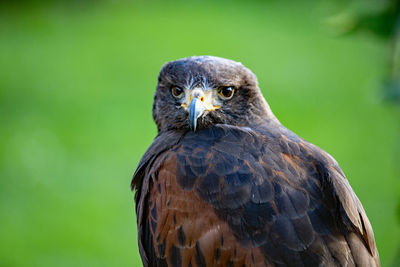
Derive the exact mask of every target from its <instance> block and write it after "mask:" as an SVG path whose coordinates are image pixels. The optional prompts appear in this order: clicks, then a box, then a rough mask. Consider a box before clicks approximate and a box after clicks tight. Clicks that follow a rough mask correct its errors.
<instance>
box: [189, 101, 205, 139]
mask: <svg viewBox="0 0 400 267" xmlns="http://www.w3.org/2000/svg"><path fill="white" fill-rule="evenodd" d="M188 109H189V125H190V129H192V131H194V132H195V131H196V127H197V119H198V118H199V117H200V116H201V115H203V113H204V111H206V110H207V108H206V106H205V105H204V102H203V101H201V100H200V99H199V98H197V97H193V99H192V101H191V102H190V105H189V108H188Z"/></svg>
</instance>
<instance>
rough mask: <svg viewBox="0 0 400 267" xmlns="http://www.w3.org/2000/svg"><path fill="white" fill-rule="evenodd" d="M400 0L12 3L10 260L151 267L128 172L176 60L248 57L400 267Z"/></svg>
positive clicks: (3, 249) (4, 106) (4, 234)
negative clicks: (335, 166) (144, 263)
mask: <svg viewBox="0 0 400 267" xmlns="http://www.w3.org/2000/svg"><path fill="white" fill-rule="evenodd" d="M399 29H400V18H399V1H376V0H373V1H372V0H369V1H363V0H351V1H346V0H341V1H339V0H338V1H327V0H316V1H246V2H241V1H218V2H217V1H202V2H199V1H192V2H187V1H186V2H183V1H168V2H164V1H124V0H120V1H94V0H93V1H77V0H75V1H66V0H65V1H51V0H48V1H45V0H44V1H40V0H30V1H28V0H26V1H11V0H10V1H2V2H1V3H0V114H1V116H0V222H1V223H0V225H1V226H0V236H1V242H0V265H1V266H129V265H130V266H138V265H139V264H140V259H139V254H138V249H137V240H136V229H135V227H136V223H135V216H134V204H133V193H132V192H130V190H129V184H130V179H131V176H132V174H133V171H134V170H135V168H136V165H137V163H138V161H139V159H140V156H141V155H142V154H143V153H144V151H145V149H146V148H147V147H148V145H149V144H150V143H151V141H152V139H153V138H154V136H155V134H156V128H155V125H154V123H153V121H152V117H151V105H152V97H153V94H154V89H155V85H156V81H157V75H158V71H159V69H160V68H161V66H162V64H163V63H165V62H166V61H169V60H174V59H177V58H182V57H187V56H192V55H204V54H205V55H215V56H221V57H226V58H231V59H233V60H236V61H241V62H243V64H244V65H246V66H248V67H249V68H250V69H252V70H253V71H254V73H255V74H256V75H257V76H258V77H259V83H260V87H261V89H262V91H263V93H264V96H265V97H266V99H267V100H268V102H269V103H270V105H271V107H272V109H273V111H274V113H275V114H276V115H277V117H278V118H279V119H280V120H281V122H282V123H283V124H284V125H285V126H287V127H288V128H290V129H291V130H293V131H294V132H296V133H298V134H299V135H300V136H302V137H303V138H305V139H307V140H309V141H311V142H312V143H315V144H316V145H318V146H320V147H321V148H323V149H325V150H326V151H328V152H329V153H330V154H332V155H333V156H334V157H335V158H336V159H337V160H338V162H339V164H340V165H341V167H342V168H343V170H344V172H345V173H346V175H347V177H348V179H349V181H350V183H351V185H352V186H353V188H354V190H355V192H356V193H357V195H358V196H359V198H360V200H361V201H362V202H363V205H364V207H365V209H366V211H367V214H368V216H369V219H370V221H371V223H372V226H373V227H374V232H375V237H376V241H377V245H378V249H379V252H380V255H381V261H382V266H399V265H400V227H399V225H400V223H399V222H400V194H399V192H400V180H399V176H400V174H399V173H400V160H399V156H400V154H399V153H400V134H399V132H400V121H399V120H400V112H399V103H400V89H399V88H400V41H399V40H400V30H399Z"/></svg>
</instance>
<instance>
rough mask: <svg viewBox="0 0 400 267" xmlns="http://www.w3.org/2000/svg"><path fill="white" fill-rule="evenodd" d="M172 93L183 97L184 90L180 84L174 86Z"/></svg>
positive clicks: (176, 96) (177, 96)
mask: <svg viewBox="0 0 400 267" xmlns="http://www.w3.org/2000/svg"><path fill="white" fill-rule="evenodd" d="M171 93H172V95H173V96H174V97H175V98H182V96H183V93H184V91H183V89H182V88H180V87H178V86H172V88H171Z"/></svg>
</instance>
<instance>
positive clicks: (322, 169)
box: [132, 56, 380, 267]
mask: <svg viewBox="0 0 400 267" xmlns="http://www.w3.org/2000/svg"><path fill="white" fill-rule="evenodd" d="M153 118H154V121H155V123H156V124H157V128H158V135H157V137H156V138H155V140H154V142H153V143H152V144H151V146H150V147H149V148H148V150H147V151H146V153H145V154H144V156H143V157H142V159H141V161H140V163H139V166H138V167H137V169H136V172H135V174H134V177H133V180H132V189H135V190H136V194H135V202H136V214H137V225H138V239H139V250H140V255H141V258H142V262H143V265H144V266H193V267H194V266H379V265H380V262H379V256H378V251H377V248H376V245H375V240H374V234H373V231H372V228H371V225H370V222H369V221H368V218H367V215H366V213H365V211H364V209H363V207H362V205H361V203H360V201H359V200H358V198H357V196H356V195H355V193H354V192H353V190H352V188H351V187H350V184H349V182H348V181H347V179H346V178H345V175H344V174H343V172H342V170H341V169H340V167H339V166H338V164H337V163H336V161H335V160H334V159H333V158H332V157H331V156H330V155H329V154H327V153H326V152H325V151H323V150H321V149H320V148H318V147H316V146H315V145H313V144H311V143H308V142H307V141H305V140H304V139H302V138H300V137H298V136H297V135H296V134H294V133H293V132H291V131H290V130H288V129H287V128H285V127H284V126H282V124H281V123H280V122H279V121H278V119H277V118H276V117H275V116H274V115H273V113H272V112H271V109H270V108H269V106H268V104H267V102H266V101H265V99H264V97H263V96H262V94H261V91H260V89H259V87H258V83H257V78H256V76H255V75H254V74H253V73H252V72H251V71H250V70H249V69H247V68H246V67H244V66H243V65H242V64H241V63H238V62H235V61H232V60H228V59H223V58H218V57H212V56H198V57H189V58H183V59H179V60H176V61H171V62H168V63H167V64H165V65H164V66H163V68H162V69H161V72H160V74H159V76H158V85H157V90H156V93H155V96H154V104H153Z"/></svg>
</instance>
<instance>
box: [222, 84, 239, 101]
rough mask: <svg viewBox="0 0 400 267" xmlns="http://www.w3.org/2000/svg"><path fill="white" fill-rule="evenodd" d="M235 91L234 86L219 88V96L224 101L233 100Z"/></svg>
mask: <svg viewBox="0 0 400 267" xmlns="http://www.w3.org/2000/svg"><path fill="white" fill-rule="evenodd" d="M234 91H235V90H234V89H233V87H232V86H222V87H220V88H218V95H219V96H220V97H221V98H222V99H223V100H228V99H231V98H232V96H233V93H234Z"/></svg>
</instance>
